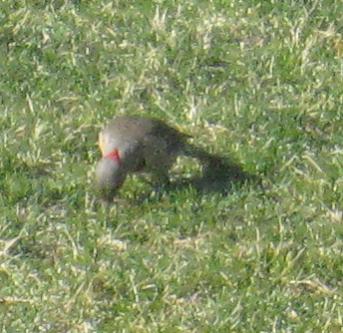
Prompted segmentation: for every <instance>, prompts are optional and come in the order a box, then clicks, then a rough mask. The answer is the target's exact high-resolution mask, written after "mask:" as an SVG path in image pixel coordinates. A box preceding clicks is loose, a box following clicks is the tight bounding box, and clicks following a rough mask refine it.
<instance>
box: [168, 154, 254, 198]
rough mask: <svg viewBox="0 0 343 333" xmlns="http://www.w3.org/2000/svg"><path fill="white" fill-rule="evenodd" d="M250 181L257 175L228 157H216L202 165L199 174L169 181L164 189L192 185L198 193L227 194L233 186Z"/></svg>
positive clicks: (169, 189) (174, 189)
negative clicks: (245, 169)
mask: <svg viewBox="0 0 343 333" xmlns="http://www.w3.org/2000/svg"><path fill="white" fill-rule="evenodd" d="M251 182H254V183H255V182H258V177H257V176H255V175H253V174H250V173H248V172H246V171H244V170H243V168H242V166H240V165H239V164H238V163H236V162H234V161H232V160H230V159H228V158H222V157H216V158H214V159H213V160H211V161H210V162H209V163H207V164H206V165H204V166H203V171H202V174H201V175H199V176H194V177H191V178H179V179H177V180H175V181H173V182H171V183H170V184H169V185H168V187H166V191H167V192H169V191H178V190H182V189H184V188H188V187H192V188H194V189H195V190H196V191H197V192H198V193H200V194H205V193H221V194H228V193H229V192H230V191H231V190H232V188H233V187H235V188H236V187H237V186H241V185H243V184H246V183H251Z"/></svg>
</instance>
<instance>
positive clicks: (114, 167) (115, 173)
mask: <svg viewBox="0 0 343 333" xmlns="http://www.w3.org/2000/svg"><path fill="white" fill-rule="evenodd" d="M95 177H96V184H97V188H98V191H99V192H100V194H101V196H102V197H103V198H105V199H107V200H112V199H113V197H114V195H115V194H116V191H117V190H118V189H119V188H120V187H121V186H122V184H123V183H124V181H125V178H126V172H125V170H124V168H123V166H122V162H121V160H120V157H119V153H118V151H117V150H114V151H112V152H111V153H109V154H107V155H105V156H104V157H103V158H102V159H101V160H100V161H99V162H98V164H97V166H96V170H95Z"/></svg>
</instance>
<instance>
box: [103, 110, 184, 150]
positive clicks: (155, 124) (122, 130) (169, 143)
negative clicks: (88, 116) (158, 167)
mask: <svg viewBox="0 0 343 333" xmlns="http://www.w3.org/2000/svg"><path fill="white" fill-rule="evenodd" d="M188 137H189V136H188V135H186V134H183V133H181V132H179V131H178V130H176V129H175V128H173V127H171V126H169V125H167V124H166V123H164V122H162V121H160V120H158V119H153V118H147V117H140V116H119V117H116V118H115V119H113V120H112V121H111V122H110V123H109V124H108V125H107V126H106V127H105V128H104V129H103V130H102V131H101V133H100V135H99V145H100V148H101V150H102V152H103V154H106V153H108V152H109V151H111V150H112V149H114V148H118V147H119V148H121V149H122V150H126V149H130V150H132V149H135V147H138V146H141V145H144V143H145V142H147V141H148V140H149V139H151V138H154V139H155V140H161V142H163V144H164V145H165V146H166V149H167V150H168V151H169V152H171V153H172V152H174V151H175V152H176V151H177V150H179V149H181V148H182V146H183V145H184V143H185V141H186V139H187V138H188Z"/></svg>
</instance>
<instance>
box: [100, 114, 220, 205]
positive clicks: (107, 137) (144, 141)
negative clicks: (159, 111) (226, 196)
mask: <svg viewBox="0 0 343 333" xmlns="http://www.w3.org/2000/svg"><path fill="white" fill-rule="evenodd" d="M189 138H190V136H189V135H187V134H184V133H182V132H180V131H178V130H177V129H175V128H173V127H171V126H169V125H167V124H166V123H164V122H163V121H161V120H158V119H154V118H148V117H143V116H119V117H116V118H114V119H113V120H112V121H110V122H109V124H107V125H106V126H105V127H104V128H103V130H102V131H101V132H100V133H99V147H100V150H101V153H102V158H101V159H100V161H99V162H98V164H97V167H96V172H95V173H96V182H97V187H98V189H99V191H100V192H101V194H102V196H103V197H104V198H105V199H107V200H111V199H113V197H114V195H115V194H116V192H117V190H118V189H119V188H120V187H121V186H122V185H123V183H124V181H125V179H126V177H127V175H129V174H131V173H136V172H141V171H144V172H148V173H151V174H152V176H153V177H155V178H156V179H157V180H158V181H159V182H168V180H169V177H168V171H169V169H170V168H171V166H172V165H173V163H174V162H175V160H176V158H177V156H178V155H188V156H192V157H196V158H198V159H200V160H201V161H213V160H214V159H215V158H214V156H213V155H211V154H209V153H207V152H206V151H204V150H203V149H201V148H197V147H195V146H193V145H192V144H190V143H188V142H187V140H188V139H189Z"/></svg>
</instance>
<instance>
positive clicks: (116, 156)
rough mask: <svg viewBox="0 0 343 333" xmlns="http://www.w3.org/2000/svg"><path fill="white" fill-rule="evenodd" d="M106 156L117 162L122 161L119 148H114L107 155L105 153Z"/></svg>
mask: <svg viewBox="0 0 343 333" xmlns="http://www.w3.org/2000/svg"><path fill="white" fill-rule="evenodd" d="M104 158H109V159H110V160H112V161H116V162H118V163H120V155H119V150H118V149H114V150H112V151H111V152H109V153H108V154H107V155H105V156H104Z"/></svg>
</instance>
